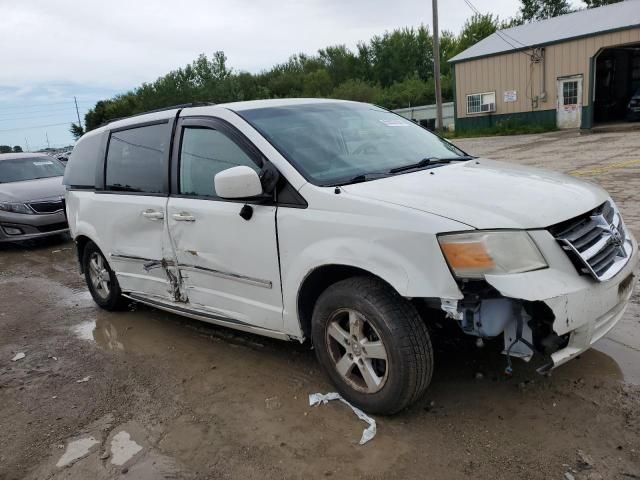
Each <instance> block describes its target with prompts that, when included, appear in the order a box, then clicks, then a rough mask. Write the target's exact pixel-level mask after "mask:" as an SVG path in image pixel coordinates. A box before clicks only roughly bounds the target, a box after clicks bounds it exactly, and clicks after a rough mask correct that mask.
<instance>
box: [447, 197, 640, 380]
mask: <svg viewBox="0 0 640 480" xmlns="http://www.w3.org/2000/svg"><path fill="white" fill-rule="evenodd" d="M607 205H608V204H605V205H604V207H605V208H606V207H607ZM602 207H603V206H601V207H599V209H596V210H594V211H593V212H589V213H588V214H585V215H582V216H580V217H576V218H575V219H572V220H570V221H567V222H563V223H562V224H559V225H558V226H554V227H550V228H549V229H546V230H532V231H529V234H530V236H531V237H532V239H533V240H534V242H535V243H536V245H537V246H538V248H539V249H540V252H541V253H542V255H543V256H544V258H545V260H546V261H547V263H548V268H544V269H540V270H535V271H530V272H524V273H517V274H509V275H486V276H485V278H484V280H483V281H480V282H478V281H476V282H470V281H461V282H460V288H461V291H462V292H463V294H464V299H463V300H461V301H457V302H455V305H452V304H451V302H449V301H443V305H442V309H443V310H445V311H446V312H447V313H448V314H449V316H450V317H454V318H455V319H456V320H457V321H458V323H459V324H460V325H461V327H462V328H463V330H464V331H465V332H466V333H469V334H471V335H476V336H479V337H495V336H498V335H500V334H503V335H504V344H505V350H504V352H503V353H505V354H507V355H508V356H509V357H520V358H523V359H525V360H529V359H530V358H531V357H532V356H533V355H534V353H542V354H545V355H546V356H548V358H549V359H550V361H549V363H548V364H547V365H545V367H543V369H542V370H548V369H551V368H555V367H557V366H559V365H562V364H563V363H565V362H567V361H569V360H570V359H572V358H574V357H576V356H577V355H579V354H580V353H582V352H583V351H585V350H587V349H588V348H590V347H591V346H592V345H593V344H594V343H595V342H597V341H598V340H599V339H600V338H602V337H603V336H605V335H606V334H607V333H608V332H609V331H610V330H611V329H612V328H613V327H614V326H615V325H616V323H617V322H618V321H619V320H620V319H621V318H622V316H623V315H624V312H625V309H626V307H627V304H628V303H629V300H630V298H631V295H632V292H633V288H634V285H635V284H636V280H637V277H638V274H637V270H638V263H639V260H640V259H639V256H638V244H637V242H636V240H635V239H634V238H633V236H632V235H631V233H630V232H629V231H627V230H626V229H625V228H624V225H623V223H622V219H621V218H620V217H619V215H618V214H617V211H616V210H615V206H613V207H612V210H611V211H607V210H603V209H602ZM601 214H604V215H601Z"/></svg>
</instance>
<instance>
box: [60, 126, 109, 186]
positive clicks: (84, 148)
mask: <svg viewBox="0 0 640 480" xmlns="http://www.w3.org/2000/svg"><path fill="white" fill-rule="evenodd" d="M105 135H106V133H104V132H99V133H94V132H91V133H89V134H88V135H85V136H84V137H82V138H81V139H80V140H78V143H77V144H76V146H75V147H74V148H73V151H72V152H71V155H70V156H69V161H68V162H67V168H66V169H65V172H64V184H65V185H69V186H70V187H79V188H93V187H95V182H96V167H97V165H98V164H100V165H103V163H102V162H103V160H104V139H105Z"/></svg>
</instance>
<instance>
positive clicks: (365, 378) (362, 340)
mask: <svg viewBox="0 0 640 480" xmlns="http://www.w3.org/2000/svg"><path fill="white" fill-rule="evenodd" d="M326 343H327V347H328V348H327V349H328V351H329V354H330V356H331V360H332V361H333V364H334V367H335V369H336V370H337V372H338V373H339V374H340V375H341V376H342V377H343V378H344V380H346V381H347V383H348V384H349V385H350V386H351V387H353V388H354V389H356V390H358V391H361V392H364V393H375V392H377V391H379V390H380V389H382V387H384V385H385V383H386V381H387V376H388V372H389V363H388V362H389V358H388V355H387V349H386V348H385V346H384V343H383V342H382V338H381V337H380V335H379V333H378V331H377V330H376V328H375V327H374V326H373V324H372V323H371V322H369V321H368V320H367V319H366V318H365V316H364V315H362V314H361V313H360V312H358V311H356V310H353V309H349V308H346V309H341V310H338V311H336V312H334V313H333V314H332V315H331V318H330V319H329V321H328V322H327V329H326Z"/></svg>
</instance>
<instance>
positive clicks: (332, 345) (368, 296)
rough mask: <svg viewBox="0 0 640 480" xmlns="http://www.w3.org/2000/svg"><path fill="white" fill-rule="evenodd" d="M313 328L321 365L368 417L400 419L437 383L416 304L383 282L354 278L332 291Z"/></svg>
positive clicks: (318, 305)
mask: <svg viewBox="0 0 640 480" xmlns="http://www.w3.org/2000/svg"><path fill="white" fill-rule="evenodd" d="M311 327H312V328H311V337H312V341H313V345H314V348H315V351H316V356H317V358H318V361H319V362H320V364H321V365H322V367H323V368H324V370H325V371H326V372H327V374H328V375H329V377H330V378H331V380H332V381H333V383H334V384H335V386H336V388H337V389H338V391H339V392H340V394H341V395H342V396H343V397H344V398H345V399H346V400H348V401H349V402H350V403H352V404H354V405H356V406H358V407H359V408H361V409H362V410H364V411H366V412H369V413H373V414H376V413H377V414H389V415H390V414H393V413H396V412H398V411H400V410H402V409H404V408H405V407H407V406H409V405H410V404H411V403H413V402H415V401H416V400H417V399H418V398H419V397H420V396H421V395H422V394H423V393H424V392H425V390H426V389H427V387H428V385H429V383H430V382H431V376H432V372H433V348H432V345H431V338H430V336H429V331H428V329H427V326H426V325H425V323H424V321H423V320H422V319H421V318H420V316H419V315H418V312H417V311H416V309H415V308H414V307H413V305H411V303H409V302H408V301H407V300H406V299H405V298H403V297H402V296H400V295H399V294H398V293H397V292H396V291H394V290H393V289H392V288H391V287H389V286H388V285H387V284H385V283H383V282H382V281H380V280H377V279H375V278H372V277H352V278H348V279H346V280H342V281H340V282H337V283H335V284H333V285H332V286H330V287H329V288H327V289H326V290H325V291H324V292H323V293H322V294H321V295H320V297H319V298H318V301H317V302H316V305H315V307H314V310H313V317H312V326H311ZM340 329H341V330H342V331H340ZM367 348H368V350H367ZM385 357H386V359H385ZM341 372H342V373H341Z"/></svg>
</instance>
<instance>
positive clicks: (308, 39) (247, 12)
mask: <svg viewBox="0 0 640 480" xmlns="http://www.w3.org/2000/svg"><path fill="white" fill-rule="evenodd" d="M472 2H473V4H474V5H475V7H476V8H477V9H478V10H479V11H481V12H483V13H493V14H497V15H499V16H500V18H507V17H510V16H513V15H515V14H516V12H517V11H518V8H519V4H520V3H519V1H518V0H472ZM471 15H472V11H471V9H470V8H469V7H468V6H467V5H466V3H465V2H464V0H446V1H442V0H441V1H440V3H439V18H440V20H439V22H440V30H450V31H453V32H458V31H459V30H460V29H461V28H462V25H463V24H464V22H465V20H466V19H467V18H468V17H470V16H471ZM0 19H2V27H1V28H0V59H1V64H0V65H1V67H0V145H3V144H4V145H6V144H10V145H12V146H13V145H20V146H22V147H23V148H24V149H25V150H26V147H27V143H28V147H29V148H30V149H31V150H36V149H40V148H43V147H46V146H47V141H48V144H49V145H50V146H51V147H61V146H64V145H69V144H72V143H73V139H72V137H71V134H70V133H69V131H68V130H69V125H70V123H71V122H72V121H74V122H77V115H76V110H75V105H74V96H75V97H76V98H77V101H78V110H79V113H80V117H81V119H83V118H84V114H85V113H86V111H87V110H89V109H90V108H91V107H92V106H93V105H95V102H96V101H98V100H100V99H105V98H109V97H111V96H113V95H115V94H117V93H121V92H125V91H127V90H130V89H132V88H134V87H136V86H138V85H140V84H141V83H142V82H150V81H153V80H155V79H156V78H157V77H159V76H161V75H163V74H165V73H167V72H169V71H170V70H173V69H176V68H178V67H182V66H184V65H186V64H188V63H191V61H193V60H194V59H195V58H196V57H197V56H198V55H199V54H200V53H205V54H207V55H211V54H212V53H213V52H215V51H217V50H223V51H224V52H225V54H226V55H227V58H228V63H229V65H230V66H231V67H232V68H234V69H236V70H245V71H249V72H254V73H255V72H259V71H260V70H263V69H267V68H269V67H271V66H272V65H273V64H275V63H279V62H283V61H285V60H287V58H289V56H291V55H292V54H294V53H299V52H304V53H309V54H312V53H315V52H316V51H317V50H318V49H320V48H324V47H326V46H329V45H337V44H345V45H347V47H350V48H355V46H356V44H357V43H358V42H360V41H367V40H369V39H370V38H371V37H372V36H374V35H376V34H381V33H384V32H385V31H386V30H392V29H394V28H398V27H409V26H418V25H420V24H426V25H429V26H431V1H429V0H393V1H389V0H277V1H276V0H208V1H207V0H182V1H175V0H174V1H167V0H127V1H124V0H108V1H101V2H98V1H96V0H21V1H19V2H17V1H15V0H0ZM47 138H48V140H47Z"/></svg>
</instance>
